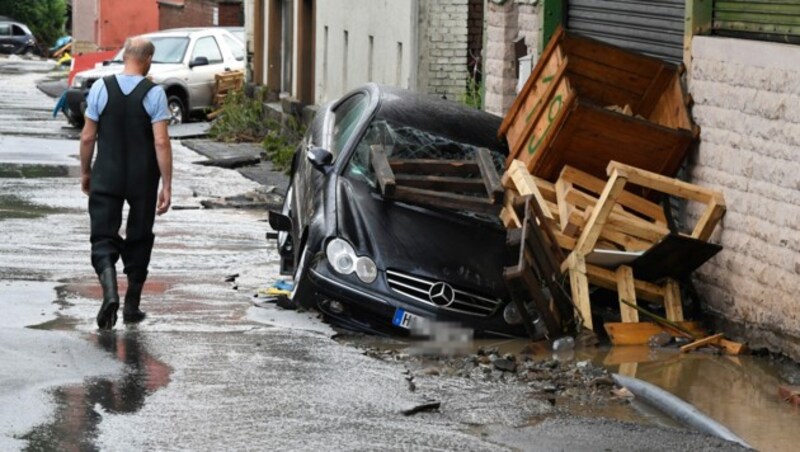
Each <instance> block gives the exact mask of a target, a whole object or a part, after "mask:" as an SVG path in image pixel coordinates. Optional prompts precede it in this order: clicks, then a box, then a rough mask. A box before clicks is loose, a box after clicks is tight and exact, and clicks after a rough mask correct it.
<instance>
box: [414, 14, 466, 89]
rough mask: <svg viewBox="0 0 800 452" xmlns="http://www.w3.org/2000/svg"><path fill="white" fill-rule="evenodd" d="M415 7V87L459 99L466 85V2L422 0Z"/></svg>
mask: <svg viewBox="0 0 800 452" xmlns="http://www.w3.org/2000/svg"><path fill="white" fill-rule="evenodd" d="M419 5H420V6H419V8H420V11H419V21H420V22H419V32H420V33H419V47H420V49H419V55H420V58H419V65H418V78H417V80H418V87H417V88H418V89H419V90H420V91H422V92H426V93H429V94H436V95H440V96H446V97H447V98H448V99H451V100H459V99H460V98H461V97H463V95H464V92H465V91H466V86H467V76H468V72H467V55H468V34H469V24H468V22H469V0H422V1H420V4H419Z"/></svg>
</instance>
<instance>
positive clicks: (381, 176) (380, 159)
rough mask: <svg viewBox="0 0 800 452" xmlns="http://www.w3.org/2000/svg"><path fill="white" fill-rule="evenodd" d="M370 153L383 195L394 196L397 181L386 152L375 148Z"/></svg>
mask: <svg viewBox="0 0 800 452" xmlns="http://www.w3.org/2000/svg"><path fill="white" fill-rule="evenodd" d="M370 152H371V154H372V155H371V157H372V168H373V169H374V170H375V177H376V178H377V179H378V185H380V188H381V193H383V196H393V195H394V193H395V187H396V181H395V176H394V172H393V171H392V167H391V166H389V161H388V159H387V157H386V152H384V151H383V149H378V148H377V147H375V146H373V147H372V149H370Z"/></svg>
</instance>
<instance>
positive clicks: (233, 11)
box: [219, 1, 244, 27]
mask: <svg viewBox="0 0 800 452" xmlns="http://www.w3.org/2000/svg"><path fill="white" fill-rule="evenodd" d="M219 25H220V26H221V27H241V26H243V25H244V4H243V3H242V2H226V1H221V2H219Z"/></svg>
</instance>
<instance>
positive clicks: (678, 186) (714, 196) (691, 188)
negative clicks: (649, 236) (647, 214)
mask: <svg viewBox="0 0 800 452" xmlns="http://www.w3.org/2000/svg"><path fill="white" fill-rule="evenodd" d="M606 171H607V173H608V174H609V175H611V174H613V173H614V171H622V172H625V173H627V176H628V182H630V183H631V184H634V185H639V186H640V187H644V188H652V189H653V190H656V191H659V192H661V193H666V194H668V195H673V196H677V197H679V198H684V199H689V200H692V201H697V202H702V203H704V204H708V203H710V202H711V201H712V200H714V201H716V202H717V203H718V204H719V205H720V206H722V207H724V206H725V199H724V197H723V196H722V193H720V192H718V191H715V190H711V189H708V188H705V187H701V186H699V185H694V184H690V183H688V182H684V181H681V180H677V179H673V178H671V177H667V176H662V175H660V174H656V173H653V172H650V171H646V170H643V169H640V168H635V167H633V166H630V165H626V164H624V163H620V162H616V161H611V162H610V163H609V164H608V167H607V168H606Z"/></svg>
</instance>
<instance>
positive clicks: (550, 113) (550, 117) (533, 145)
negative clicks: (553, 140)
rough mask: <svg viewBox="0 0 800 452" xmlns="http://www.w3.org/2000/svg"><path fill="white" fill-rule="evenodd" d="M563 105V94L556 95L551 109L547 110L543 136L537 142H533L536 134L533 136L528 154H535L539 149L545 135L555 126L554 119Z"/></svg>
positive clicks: (529, 143)
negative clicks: (554, 108) (555, 107)
mask: <svg viewBox="0 0 800 452" xmlns="http://www.w3.org/2000/svg"><path fill="white" fill-rule="evenodd" d="M556 104H557V105H558V108H557V109H556V110H555V112H553V107H554V106H556ZM563 105H564V100H563V99H562V98H561V94H559V95H557V96H556V97H554V98H553V101H552V102H550V110H548V112H547V121H548V122H547V127H546V128H545V129H544V132H543V133H542V136H541V137H540V138H539V139H538V140H537V141H536V143H534V142H533V140H535V139H536V135H533V136H531V139H530V141H528V154H531V155H533V154H534V153H535V152H536V150H537V149H539V146H540V145H541V144H542V140H544V137H545V136H547V132H548V131H549V130H550V127H552V126H553V119H555V117H556V115H557V114H558V112H559V111H561V107H562V106H563Z"/></svg>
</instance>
